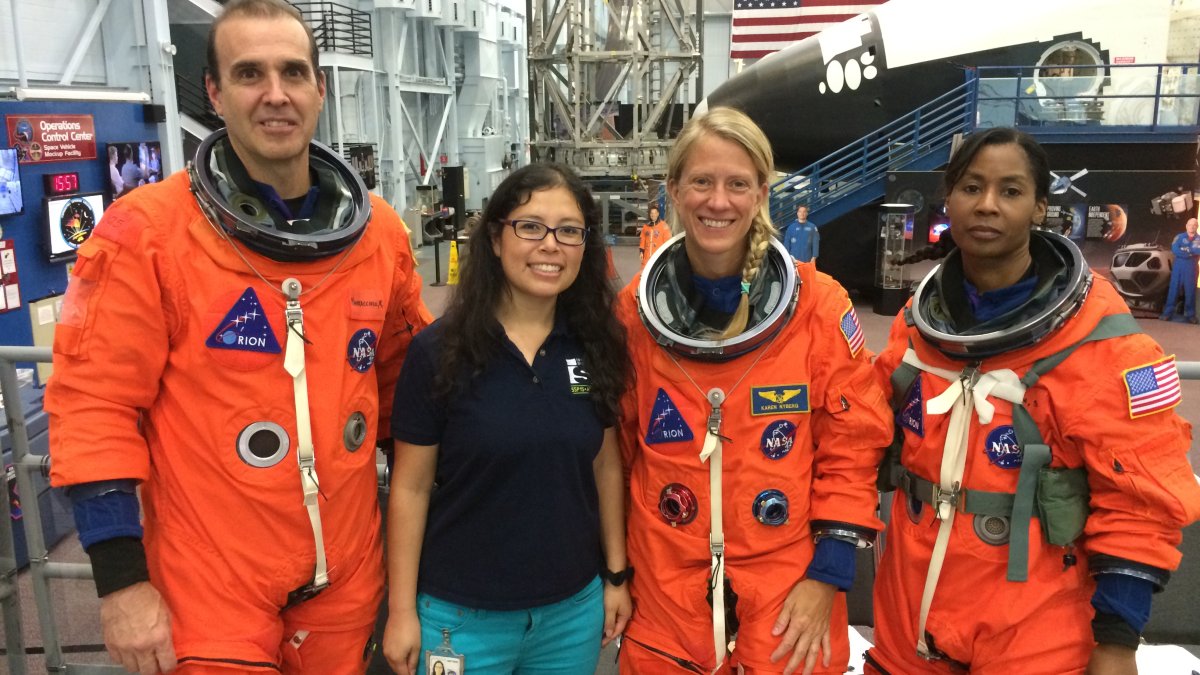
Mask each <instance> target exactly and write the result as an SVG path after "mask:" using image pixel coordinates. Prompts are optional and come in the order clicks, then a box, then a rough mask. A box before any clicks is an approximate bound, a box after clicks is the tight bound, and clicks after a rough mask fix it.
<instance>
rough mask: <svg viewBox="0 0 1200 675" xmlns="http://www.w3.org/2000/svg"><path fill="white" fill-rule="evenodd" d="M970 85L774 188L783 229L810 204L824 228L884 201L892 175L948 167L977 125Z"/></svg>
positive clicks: (774, 210)
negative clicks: (958, 138) (955, 146)
mask: <svg viewBox="0 0 1200 675" xmlns="http://www.w3.org/2000/svg"><path fill="white" fill-rule="evenodd" d="M975 88H976V87H975V81H974V80H970V81H967V82H965V83H963V84H962V85H960V86H958V87H956V88H954V89H951V90H950V91H948V92H946V93H945V94H943V95H941V96H939V97H937V98H935V99H933V100H932V101H930V102H928V103H926V104H925V105H923V106H921V107H920V108H917V109H916V110H914V111H913V112H911V113H909V114H908V115H906V116H905V117H902V118H900V119H897V120H895V121H894V122H891V123H889V124H887V125H886V126H883V127H880V128H879V129H877V130H875V131H873V132H871V133H870V134H868V135H866V136H864V137H862V138H860V139H858V140H857V141H855V142H853V143H851V144H849V145H847V146H846V147H844V148H842V149H841V150H838V151H836V152H834V153H832V154H830V155H828V156H826V157H824V158H822V159H820V160H818V161H816V162H814V163H813V164H810V165H809V166H806V167H804V168H803V169H800V170H799V171H797V172H795V173H793V174H792V175H790V176H788V177H786V178H784V179H782V180H780V181H778V182H776V183H775V184H773V185H772V186H771V220H772V221H773V222H774V223H775V226H776V227H778V228H779V229H780V230H782V229H783V227H784V226H786V225H787V223H788V222H790V221H791V220H792V219H794V218H795V216H796V208H797V207H798V206H799V205H800V204H807V205H808V208H809V221H810V222H812V223H813V224H815V225H817V226H818V227H820V226H821V225H824V224H826V223H829V222H832V221H833V220H835V219H836V218H838V217H840V216H843V215H845V214H847V213H849V212H850V211H853V210H854V209H856V208H858V207H860V206H862V205H864V204H868V203H870V202H872V201H874V200H876V199H879V198H881V197H883V196H884V191H885V182H886V180H887V173H888V172H889V171H900V170H906V171H931V170H933V169H937V168H938V167H941V166H943V165H945V164H946V162H947V160H949V158H950V147H951V144H952V143H953V142H954V137H955V135H957V134H963V133H967V132H969V131H971V130H972V129H973V128H974V123H975V98H976V97H975Z"/></svg>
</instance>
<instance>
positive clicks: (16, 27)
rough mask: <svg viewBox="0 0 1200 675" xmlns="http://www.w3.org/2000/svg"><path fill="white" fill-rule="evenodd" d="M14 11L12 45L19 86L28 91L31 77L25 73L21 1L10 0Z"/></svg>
mask: <svg viewBox="0 0 1200 675" xmlns="http://www.w3.org/2000/svg"><path fill="white" fill-rule="evenodd" d="M8 4H9V5H11V10H12V19H13V22H12V26H11V28H12V34H11V37H12V44H13V49H15V50H16V52H17V84H18V85H19V86H20V87H21V88H22V89H26V88H28V87H29V76H28V75H27V74H26V73H25V56H24V54H25V48H24V47H23V46H22V44H21V13H20V11H18V10H19V8H20V5H21V0H9V2H8Z"/></svg>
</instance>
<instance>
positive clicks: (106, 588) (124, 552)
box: [87, 537, 150, 598]
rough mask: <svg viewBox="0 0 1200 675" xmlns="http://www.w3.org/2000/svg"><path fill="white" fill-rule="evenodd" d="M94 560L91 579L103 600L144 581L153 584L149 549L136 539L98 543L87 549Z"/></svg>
mask: <svg viewBox="0 0 1200 675" xmlns="http://www.w3.org/2000/svg"><path fill="white" fill-rule="evenodd" d="M87 554H88V557H89V558H91V559H92V578H93V579H94V580H95V582H96V595H98V596H100V597H102V598H103V597H104V596H106V595H108V594H109V593H112V592H114V591H119V590H121V589H122V588H126V587H128V586H132V585H134V584H136V583H139V582H142V581H150V570H149V569H148V568H147V567H146V548H145V547H144V546H143V545H142V540H141V539H137V538H135V537H117V538H115V539H105V540H104V541H100V542H96V543H95V544H92V545H91V546H89V547H88V549H87Z"/></svg>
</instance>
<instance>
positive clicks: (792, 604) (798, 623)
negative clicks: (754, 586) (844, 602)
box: [771, 579, 837, 675]
mask: <svg viewBox="0 0 1200 675" xmlns="http://www.w3.org/2000/svg"><path fill="white" fill-rule="evenodd" d="M836 593H837V589H836V588H834V587H833V586H831V585H829V584H827V583H824V582H821V581H815V580H813V579H802V580H801V581H800V583H798V584H796V586H795V587H794V588H792V592H791V593H788V596H787V599H786V600H784V601H783V609H782V610H781V611H780V612H779V618H778V619H777V620H776V621H775V627H774V628H772V629H771V635H775V636H780V635H782V636H783V639H782V640H780V641H779V646H778V647H776V648H775V651H774V652H772V653H771V663H775V662H776V661H779V660H780V659H782V658H783V657H785V656H787V655H788V652H791V654H792V657H791V658H790V659H788V662H787V667H786V668H784V670H783V675H791V674H792V673H794V672H796V669H797V668H799V667H800V664H801V663H804V675H811V673H812V671H813V668H814V667H816V665H817V655H818V654H824V657H825V658H824V659H822V660H821V664H822V665H824V666H828V665H829V659H830V646H829V615H830V613H831V612H832V611H833V597H834V594H836Z"/></svg>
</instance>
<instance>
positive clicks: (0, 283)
mask: <svg viewBox="0 0 1200 675" xmlns="http://www.w3.org/2000/svg"><path fill="white" fill-rule="evenodd" d="M20 306H21V286H20V283H19V282H18V281H17V251H16V245H15V244H14V243H13V240H12V239H0V312H11V311H12V310H14V309H17V308H18V307H20Z"/></svg>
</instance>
